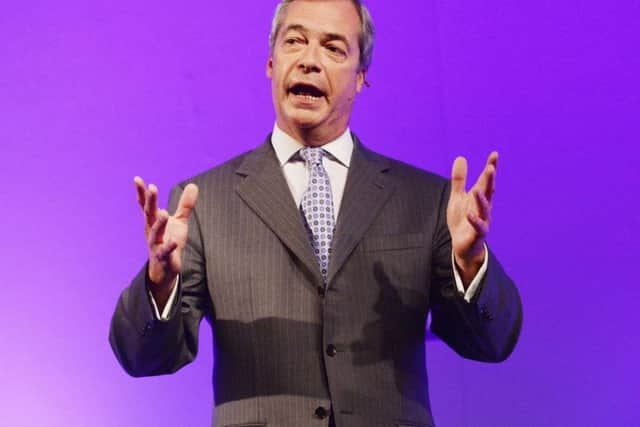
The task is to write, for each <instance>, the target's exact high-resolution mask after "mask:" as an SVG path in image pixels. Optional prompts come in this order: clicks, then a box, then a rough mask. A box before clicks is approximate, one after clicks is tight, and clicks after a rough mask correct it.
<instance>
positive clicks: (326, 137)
mask: <svg viewBox="0 0 640 427" xmlns="http://www.w3.org/2000/svg"><path fill="white" fill-rule="evenodd" d="M276 123H277V125H278V127H279V128H280V130H282V131H283V132H284V133H286V134H288V135H289V136H290V137H292V138H293V139H295V140H296V141H298V142H300V143H301V144H303V145H305V146H307V147H321V146H323V145H325V144H328V143H330V142H331V141H335V140H336V139H338V137H339V136H340V135H342V134H343V133H344V132H345V131H346V130H347V125H346V124H345V125H344V126H342V127H337V128H336V129H335V130H327V129H319V128H302V127H298V126H287V125H286V124H284V123H282V122H281V121H280V120H276Z"/></svg>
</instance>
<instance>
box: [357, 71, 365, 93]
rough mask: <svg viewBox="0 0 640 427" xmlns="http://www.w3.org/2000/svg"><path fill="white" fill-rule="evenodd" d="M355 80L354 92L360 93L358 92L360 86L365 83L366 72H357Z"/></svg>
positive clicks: (360, 88)
mask: <svg viewBox="0 0 640 427" xmlns="http://www.w3.org/2000/svg"><path fill="white" fill-rule="evenodd" d="M357 79H358V81H357V82H356V91H357V92H358V93H360V91H361V90H362V86H363V85H364V83H365V82H366V81H367V70H360V71H358V75H357Z"/></svg>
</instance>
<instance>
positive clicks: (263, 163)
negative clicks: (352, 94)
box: [236, 133, 394, 285]
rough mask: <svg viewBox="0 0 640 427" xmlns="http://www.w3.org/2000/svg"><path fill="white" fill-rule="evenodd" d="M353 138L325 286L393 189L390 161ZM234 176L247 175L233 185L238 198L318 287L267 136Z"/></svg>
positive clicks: (303, 234)
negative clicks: (289, 251)
mask: <svg viewBox="0 0 640 427" xmlns="http://www.w3.org/2000/svg"><path fill="white" fill-rule="evenodd" d="M351 136H352V138H353V154H352V156H351V160H350V163H351V164H350V167H349V173H348V175H347V182H346V184H345V191H344V196H343V198H342V205H341V208H340V213H339V216H338V218H337V221H336V230H335V234H334V240H333V244H332V251H331V252H332V253H331V260H330V263H329V273H328V278H327V280H328V283H329V284H331V282H332V280H333V278H334V277H335V276H336V274H337V273H338V272H339V271H340V269H341V268H342V266H343V265H344V263H345V262H346V260H347V259H348V258H349V255H350V254H351V253H352V252H353V250H354V249H355V247H356V245H357V244H358V243H359V242H360V240H361V239H362V236H363V235H364V233H365V232H366V230H367V229H368V228H369V226H370V225H371V224H372V223H373V221H374V220H375V218H376V217H377V215H378V213H379V211H380V209H381V208H382V207H383V206H384V204H385V203H386V202H387V200H388V199H389V197H390V196H391V194H392V193H393V191H394V186H393V182H392V180H391V179H390V177H389V175H388V173H387V172H388V171H389V169H390V168H391V164H390V162H389V161H388V159H386V158H385V157H382V156H380V155H378V154H376V153H374V152H373V151H370V150H369V149H367V148H365V147H364V146H363V145H362V143H361V142H360V140H359V139H358V137H357V136H356V135H355V134H353V133H352V134H351ZM236 173H237V174H239V175H242V176H244V177H245V179H243V180H242V181H241V182H240V183H239V184H238V186H237V187H236V191H237V193H238V195H239V196H240V197H241V198H242V199H243V200H244V202H245V203H246V204H247V205H248V206H249V207H250V208H251V209H252V210H253V211H254V212H255V213H256V214H257V215H258V216H259V217H260V218H261V219H262V221H264V223H265V224H266V225H267V226H268V227H269V228H271V230H272V231H273V232H274V233H275V234H276V235H277V236H278V238H279V239H280V240H281V241H282V242H283V243H284V244H285V245H286V246H287V247H288V248H289V249H290V250H291V252H292V253H293V254H294V255H295V256H296V257H297V258H298V259H299V260H300V261H301V263H302V265H303V266H304V268H305V270H306V271H307V273H308V274H309V275H310V276H311V277H312V278H313V281H314V282H315V284H316V285H321V284H322V276H321V274H320V269H319V267H318V264H317V262H316V259H315V257H314V255H313V252H312V248H311V244H310V242H309V237H308V234H307V231H306V229H305V228H304V224H303V222H302V217H301V215H300V211H299V210H298V209H297V207H296V206H295V202H294V200H293V196H292V195H291V192H290V190H289V187H288V185H287V182H286V180H285V178H284V175H283V173H282V168H281V166H280V163H279V161H278V158H277V156H276V154H275V151H274V149H273V146H272V145H271V135H269V137H268V138H267V139H266V141H265V142H263V143H262V144H261V145H260V146H258V147H257V148H256V149H255V150H253V151H251V152H250V153H248V154H247V155H246V156H245V158H244V159H243V161H242V163H241V164H240V166H239V167H238V169H237V170H236Z"/></svg>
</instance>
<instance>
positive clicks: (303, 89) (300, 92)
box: [289, 83, 325, 101]
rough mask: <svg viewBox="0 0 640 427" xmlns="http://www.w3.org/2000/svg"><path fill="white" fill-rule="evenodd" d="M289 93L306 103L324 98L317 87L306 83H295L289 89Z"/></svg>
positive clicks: (323, 94)
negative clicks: (306, 101)
mask: <svg viewBox="0 0 640 427" xmlns="http://www.w3.org/2000/svg"><path fill="white" fill-rule="evenodd" d="M289 93H290V94H293V95H295V96H296V97H299V98H303V99H305V100H308V101H316V100H319V99H320V98H323V97H324V96H325V93H324V92H323V91H322V90H320V89H318V88H317V87H315V86H313V85H311V84H307V83H296V84H294V85H293V86H291V87H290V88H289Z"/></svg>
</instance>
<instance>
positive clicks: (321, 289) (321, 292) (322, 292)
mask: <svg viewBox="0 0 640 427" xmlns="http://www.w3.org/2000/svg"><path fill="white" fill-rule="evenodd" d="M318 295H320V296H321V297H322V298H324V295H325V291H324V288H323V287H322V286H318Z"/></svg>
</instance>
